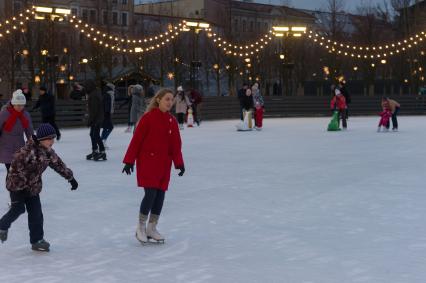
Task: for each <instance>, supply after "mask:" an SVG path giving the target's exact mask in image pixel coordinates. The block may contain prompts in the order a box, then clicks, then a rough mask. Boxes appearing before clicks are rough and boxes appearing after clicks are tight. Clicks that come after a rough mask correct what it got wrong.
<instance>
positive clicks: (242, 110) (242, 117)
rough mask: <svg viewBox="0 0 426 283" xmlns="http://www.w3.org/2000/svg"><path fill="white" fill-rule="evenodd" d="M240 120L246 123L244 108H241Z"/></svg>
mask: <svg viewBox="0 0 426 283" xmlns="http://www.w3.org/2000/svg"><path fill="white" fill-rule="evenodd" d="M240 119H241V121H244V108H243V107H242V106H240Z"/></svg>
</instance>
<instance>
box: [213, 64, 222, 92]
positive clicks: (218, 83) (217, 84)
mask: <svg viewBox="0 0 426 283" xmlns="http://www.w3.org/2000/svg"><path fill="white" fill-rule="evenodd" d="M213 69H214V70H215V72H216V87H217V96H220V68H219V64H214V65H213Z"/></svg>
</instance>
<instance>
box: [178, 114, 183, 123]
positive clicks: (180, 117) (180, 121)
mask: <svg viewBox="0 0 426 283" xmlns="http://www.w3.org/2000/svg"><path fill="white" fill-rule="evenodd" d="M177 119H178V123H179V124H183V123H184V122H185V113H177Z"/></svg>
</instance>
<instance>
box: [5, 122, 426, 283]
mask: <svg viewBox="0 0 426 283" xmlns="http://www.w3.org/2000/svg"><path fill="white" fill-rule="evenodd" d="M328 120H329V119H328V118H327V119H326V118H300V119H271V120H266V123H265V124H266V126H265V129H264V130H263V131H262V132H237V131H235V124H236V123H237V122H236V121H218V122H205V123H204V124H202V126H201V127H200V128H194V129H185V131H183V141H184V157H185V160H186V167H187V172H186V175H185V176H184V177H183V178H178V177H177V172H176V171H174V172H173V178H172V182H171V185H170V191H169V192H168V193H167V195H166V203H165V207H164V210H163V215H162V218H161V221H160V224H159V230H160V231H161V232H162V233H163V234H165V235H166V238H167V241H166V244H165V245H150V246H145V247H142V246H141V245H140V244H139V242H137V241H136V239H135V237H134V232H135V227H136V222H137V217H138V209H139V204H140V201H141V199H142V196H143V191H142V190H140V189H137V188H136V178H135V176H131V177H128V176H126V175H124V174H121V170H122V164H121V160H122V157H123V155H124V152H125V149H126V146H127V144H128V142H129V139H130V134H125V133H123V130H124V128H122V127H121V128H116V129H115V130H114V132H113V133H112V136H111V140H110V142H109V145H110V146H111V149H110V150H109V151H108V158H109V160H108V161H107V162H104V163H102V162H100V163H95V162H92V161H86V160H85V159H84V157H85V155H86V154H87V153H88V152H89V135H88V129H74V130H64V133H63V141H61V142H60V143H57V144H55V148H56V150H57V152H58V153H59V154H60V155H61V156H62V157H63V159H64V160H65V162H66V163H67V164H68V165H69V166H70V167H72V168H73V170H74V172H75V175H76V178H77V180H78V181H79V183H80V188H79V190H78V191H76V192H71V191H69V187H70V186H69V184H68V183H67V182H66V181H65V180H63V179H62V178H61V177H60V176H58V175H56V173H54V172H53V171H52V170H50V169H49V170H47V172H46V175H45V177H44V191H43V192H42V203H43V209H44V216H45V234H46V235H45V237H46V239H47V240H48V241H50V242H51V244H52V251H51V252H50V253H49V254H41V253H36V252H33V251H31V249H30V246H29V243H28V241H29V239H28V231H27V226H26V225H27V220H26V215H23V216H21V218H19V219H18V221H17V222H16V223H15V224H14V225H13V226H12V228H11V229H10V233H9V240H8V241H7V242H6V243H4V244H3V245H1V244H0V282H5V283H11V282H44V283H51V282H61V283H62V282H73V283H83V282H84V283H85V282H100V283H108V282H126V283H127V282H157V283H158V282H161V283H162V282H285V283H287V282H289V283H293V282H295V283H299V282H301V283H302V282H303V283H308V282H309V283H314V282H315V283H334V282H336V283H342V282H345V283H346V282H373V283H381V282H386V283H389V282H398V283H399V282H409V283H412V282H424V281H425V278H426V269H425V266H426V257H425V254H426V225H425V218H426V217H425V215H426V205H425V203H426V190H425V189H424V188H425V185H424V175H423V174H424V172H425V165H424V164H425V146H424V140H426V123H425V122H424V121H425V117H402V118H400V124H401V126H400V127H401V130H400V132H398V133H376V132H375V131H376V125H377V123H378V120H379V118H377V117H369V118H351V119H350V120H349V127H350V129H349V130H348V131H347V132H337V133H336V132H334V133H329V132H326V131H325V128H326V126H327V123H328ZM4 178H5V170H4V168H3V167H1V169H0V179H1V180H4ZM8 200H9V198H8V194H7V192H6V191H5V190H1V191H0V212H1V213H3V212H5V211H6V210H7V202H8Z"/></svg>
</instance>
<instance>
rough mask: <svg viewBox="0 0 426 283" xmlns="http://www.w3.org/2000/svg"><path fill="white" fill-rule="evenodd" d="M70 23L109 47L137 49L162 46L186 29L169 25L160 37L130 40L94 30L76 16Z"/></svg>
mask: <svg viewBox="0 0 426 283" xmlns="http://www.w3.org/2000/svg"><path fill="white" fill-rule="evenodd" d="M68 21H69V23H70V24H72V25H73V26H74V28H75V29H76V30H80V31H81V30H84V31H85V32H90V33H92V34H93V35H95V34H96V35H98V36H101V37H102V38H103V40H102V41H103V42H106V43H108V44H109V45H116V44H127V45H130V46H136V47H141V46H144V45H150V46H156V45H157V44H158V43H159V44H160V45H161V42H164V41H165V39H167V38H169V39H170V37H171V36H172V35H176V34H175V33H176V32H181V31H183V29H184V24H183V23H179V24H178V25H177V26H173V25H169V26H168V27H167V31H166V32H163V33H161V34H158V35H153V36H151V37H147V38H141V39H128V38H123V37H119V36H114V35H111V34H108V33H106V32H102V31H100V30H98V29H96V28H94V27H93V26H91V25H89V24H88V23H85V22H84V21H83V20H81V19H78V18H77V17H76V16H73V17H72V18H70V19H69V20H68Z"/></svg>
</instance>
